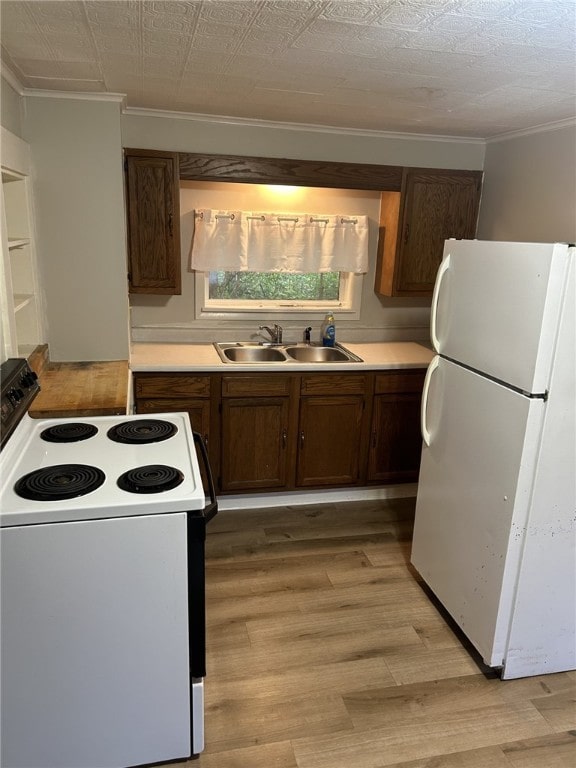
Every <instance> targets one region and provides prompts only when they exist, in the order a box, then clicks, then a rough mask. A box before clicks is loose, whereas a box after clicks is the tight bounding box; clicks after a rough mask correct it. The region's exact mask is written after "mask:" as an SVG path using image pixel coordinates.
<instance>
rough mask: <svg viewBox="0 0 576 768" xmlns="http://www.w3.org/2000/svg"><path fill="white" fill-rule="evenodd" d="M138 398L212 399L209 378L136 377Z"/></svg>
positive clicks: (184, 376) (135, 389)
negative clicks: (189, 397)
mask: <svg viewBox="0 0 576 768" xmlns="http://www.w3.org/2000/svg"><path fill="white" fill-rule="evenodd" d="M134 392H135V394H136V397H137V398H139V397H188V396H190V395H192V396H194V397H210V377H209V376H186V375H182V374H180V375H176V374H175V375H173V376H165V375H162V376H154V375H152V376H136V377H135V379H134Z"/></svg>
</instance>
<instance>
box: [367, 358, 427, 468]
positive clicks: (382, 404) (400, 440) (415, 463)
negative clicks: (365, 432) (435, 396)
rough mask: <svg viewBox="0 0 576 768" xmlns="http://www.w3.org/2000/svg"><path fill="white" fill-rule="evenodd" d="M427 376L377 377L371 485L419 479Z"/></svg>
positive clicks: (417, 372)
mask: <svg viewBox="0 0 576 768" xmlns="http://www.w3.org/2000/svg"><path fill="white" fill-rule="evenodd" d="M424 376H425V372H424V371H421V370H414V371H403V372H390V373H379V374H377V375H376V377H375V384H374V401H373V409H372V424H371V430H370V450H369V454H368V476H367V481H368V482H369V483H392V482H398V483H405V482H414V481H416V480H417V479H418V471H419V468H420V453H421V447H422V441H421V437H420V402H421V397H422V387H423V384H424Z"/></svg>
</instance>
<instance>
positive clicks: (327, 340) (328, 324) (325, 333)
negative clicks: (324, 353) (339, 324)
mask: <svg viewBox="0 0 576 768" xmlns="http://www.w3.org/2000/svg"><path fill="white" fill-rule="evenodd" d="M335 343H336V324H335V322H334V315H333V314H332V312H330V313H329V314H327V315H326V317H325V318H324V322H323V323H322V346H323V347H333V346H334V344H335Z"/></svg>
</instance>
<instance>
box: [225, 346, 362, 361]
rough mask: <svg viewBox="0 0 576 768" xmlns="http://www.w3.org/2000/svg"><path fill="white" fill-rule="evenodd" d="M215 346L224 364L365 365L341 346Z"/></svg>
mask: <svg viewBox="0 0 576 768" xmlns="http://www.w3.org/2000/svg"><path fill="white" fill-rule="evenodd" d="M214 347H215V348H216V351H217V352H218V354H219V356H220V359H221V360H222V361H223V362H224V363H236V364H242V363H256V364H257V363H264V364H269V363H272V364H274V365H290V364H291V363H292V364H294V363H327V364H329V363H361V362H362V359H361V358H360V357H357V356H356V355H354V354H353V353H352V352H350V350H348V349H346V347H343V346H342V345H341V344H336V346H335V347H321V346H319V345H316V344H278V345H277V344H274V345H270V344H254V343H253V342H242V341H236V342H215V343H214Z"/></svg>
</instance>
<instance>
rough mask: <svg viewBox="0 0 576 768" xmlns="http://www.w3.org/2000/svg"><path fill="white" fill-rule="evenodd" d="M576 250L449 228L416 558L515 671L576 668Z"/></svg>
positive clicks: (469, 627) (492, 656)
mask: <svg viewBox="0 0 576 768" xmlns="http://www.w3.org/2000/svg"><path fill="white" fill-rule="evenodd" d="M575 262H576V248H574V247H573V246H572V247H570V246H568V245H565V244H560V243H556V244H543V243H507V242H488V241H479V240H447V241H446V243H445V248H444V257H443V260H442V263H441V265H440V268H439V270H438V275H437V280H436V285H435V289H434V295H433V299H432V312H431V336H432V343H433V346H434V349H435V352H436V356H435V357H434V358H433V360H432V362H431V363H430V366H429V368H428V372H427V375H426V381H425V385H424V393H423V398H422V437H423V448H422V463H421V469H420V478H419V485H418V497H417V503H416V518H415V525H414V538H413V545H412V558H411V560H412V564H413V565H414V567H415V568H416V570H417V571H418V572H419V573H420V575H421V576H422V578H423V579H424V581H425V582H426V583H427V584H428V586H429V587H430V589H431V590H432V592H433V593H434V594H435V595H436V597H437V598H438V599H439V601H440V602H441V603H442V604H443V606H444V607H445V608H446V609H447V611H448V612H449V613H450V615H451V616H452V618H453V619H454V620H455V621H456V623H457V624H458V625H459V627H460V628H461V629H462V631H463V632H464V634H465V635H466V636H467V637H468V639H469V640H470V641H471V642H472V644H473V645H474V646H475V648H476V649H477V650H478V652H479V653H480V655H481V657H482V659H483V661H484V662H485V664H487V665H488V666H491V667H494V668H499V669H501V676H502V678H504V679H509V678H517V677H526V676H530V675H540V674H545V673H551V672H560V671H564V670H569V669H574V668H576V633H575V626H576V554H575V551H576V415H575V411H576V383H575V380H576V309H575V293H576V290H575V287H576V274H575Z"/></svg>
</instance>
